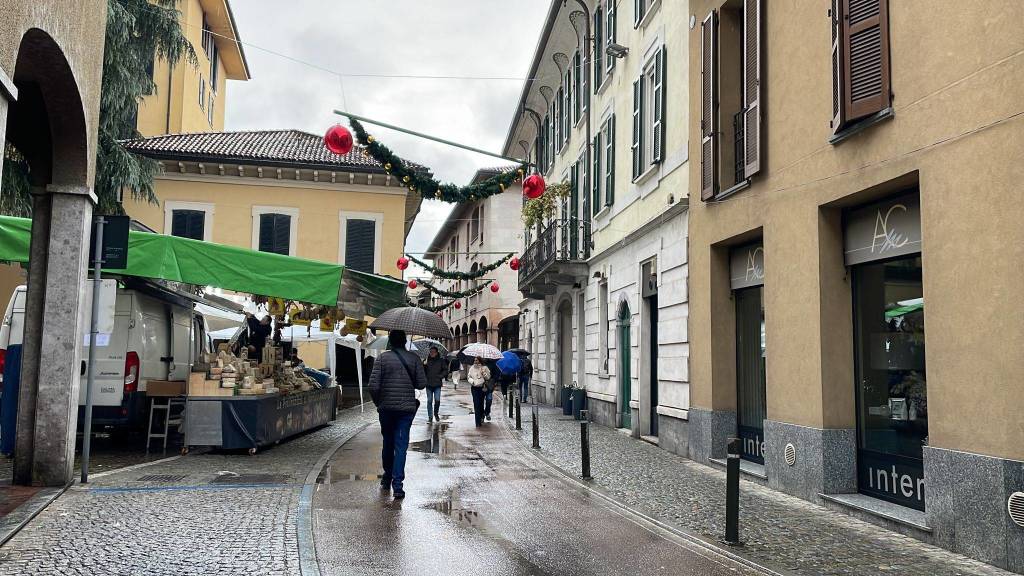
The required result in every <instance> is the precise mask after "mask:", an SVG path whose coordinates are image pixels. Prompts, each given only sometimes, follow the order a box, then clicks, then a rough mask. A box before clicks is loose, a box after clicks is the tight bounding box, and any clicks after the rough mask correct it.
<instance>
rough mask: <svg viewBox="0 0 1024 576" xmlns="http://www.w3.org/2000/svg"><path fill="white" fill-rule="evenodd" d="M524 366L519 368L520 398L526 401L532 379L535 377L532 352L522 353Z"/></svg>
mask: <svg viewBox="0 0 1024 576" xmlns="http://www.w3.org/2000/svg"><path fill="white" fill-rule="evenodd" d="M522 358H523V366H522V368H520V369H519V398H520V399H521V400H522V401H523V402H525V401H526V397H527V396H529V395H530V380H531V379H533V362H531V361H530V353H529V352H527V353H526V354H524V355H522Z"/></svg>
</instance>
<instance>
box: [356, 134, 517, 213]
mask: <svg viewBox="0 0 1024 576" xmlns="http://www.w3.org/2000/svg"><path fill="white" fill-rule="evenodd" d="M349 122H351V123H352V130H353V131H355V137H356V140H358V141H359V143H360V144H362V145H363V146H365V147H366V151H367V152H368V153H369V154H370V157H371V158H373V159H374V160H376V161H377V162H379V163H380V164H381V165H383V166H384V170H385V171H387V172H388V173H389V174H393V175H394V176H397V177H398V178H400V179H401V182H402V183H403V184H408V186H409V189H410V190H418V191H419V192H420V194H423V195H428V194H429V195H433V197H434V198H436V199H438V200H441V201H443V202H452V203H454V202H471V201H474V200H478V199H483V198H487V197H488V196H493V195H495V194H501V193H502V192H503V191H504V189H505V188H508V187H509V186H511V185H512V184H513V183H514V182H516V181H517V180H519V179H520V178H521V177H522V174H523V170H525V169H526V168H527V167H528V165H527V164H523V165H521V166H516V167H515V168H512V169H510V170H506V171H504V172H501V173H500V174H497V175H495V176H492V177H490V178H488V179H486V180H482V181H480V182H477V183H474V184H470V185H468V186H457V185H455V184H442V183H441V182H439V181H437V180H435V179H434V177H433V175H432V174H431V172H430V170H427V169H425V168H423V167H420V166H416V165H414V164H411V163H409V162H407V161H405V160H403V159H402V158H400V157H398V156H396V155H395V153H394V152H392V151H391V149H390V148H388V147H387V146H385V145H383V144H381V143H380V142H378V141H377V140H375V139H374V137H373V136H371V135H369V134H367V133H366V129H365V128H363V125H362V124H360V123H359V121H358V120H356V119H354V118H350V119H349Z"/></svg>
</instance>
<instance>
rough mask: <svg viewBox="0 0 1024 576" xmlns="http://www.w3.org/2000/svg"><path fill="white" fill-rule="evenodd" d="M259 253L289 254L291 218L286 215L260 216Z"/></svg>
mask: <svg viewBox="0 0 1024 576" xmlns="http://www.w3.org/2000/svg"><path fill="white" fill-rule="evenodd" d="M259 224H260V231H259V248H258V249H259V251H260V252H273V253H274V254H284V255H285V256H287V255H289V254H290V250H291V226H292V217H291V216H289V215H288V214H260V217H259Z"/></svg>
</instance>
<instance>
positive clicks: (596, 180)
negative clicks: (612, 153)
mask: <svg viewBox="0 0 1024 576" xmlns="http://www.w3.org/2000/svg"><path fill="white" fill-rule="evenodd" d="M590 149H591V150H593V153H592V163H591V166H590V174H591V183H590V189H591V192H592V195H593V197H592V198H591V200H590V212H591V214H594V215H596V214H597V213H598V212H600V211H601V206H602V204H601V184H602V183H603V180H604V179H603V178H602V177H601V152H602V148H601V132H600V131H598V133H597V134H596V135H595V136H594V142H593V144H592V146H591V148H590Z"/></svg>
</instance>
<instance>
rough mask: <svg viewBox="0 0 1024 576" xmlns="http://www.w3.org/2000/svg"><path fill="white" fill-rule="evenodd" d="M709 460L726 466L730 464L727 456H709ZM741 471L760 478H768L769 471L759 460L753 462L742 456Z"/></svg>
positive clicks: (717, 464)
mask: <svg viewBox="0 0 1024 576" xmlns="http://www.w3.org/2000/svg"><path fill="white" fill-rule="evenodd" d="M708 462H710V463H711V464H713V465H715V466H717V467H719V468H726V467H728V466H729V461H728V460H726V459H725V458H710V457H709V458H708ZM740 473H741V474H745V475H747V476H750V477H752V478H757V479H758V480H768V472H767V470H766V469H765V466H764V464H758V463H757V462H751V461H750V460H744V459H743V458H740Z"/></svg>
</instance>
